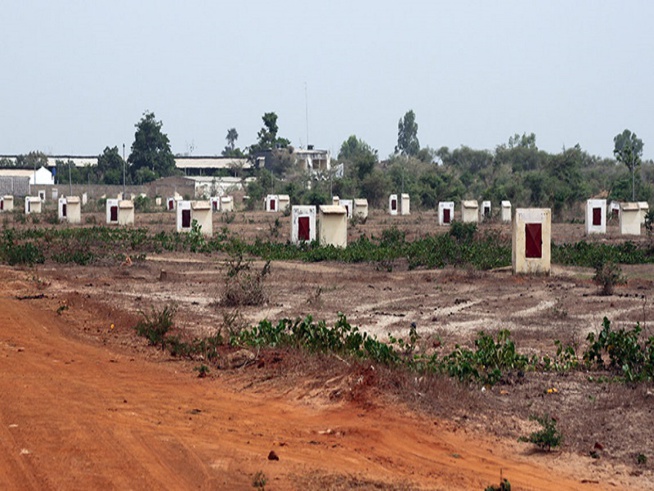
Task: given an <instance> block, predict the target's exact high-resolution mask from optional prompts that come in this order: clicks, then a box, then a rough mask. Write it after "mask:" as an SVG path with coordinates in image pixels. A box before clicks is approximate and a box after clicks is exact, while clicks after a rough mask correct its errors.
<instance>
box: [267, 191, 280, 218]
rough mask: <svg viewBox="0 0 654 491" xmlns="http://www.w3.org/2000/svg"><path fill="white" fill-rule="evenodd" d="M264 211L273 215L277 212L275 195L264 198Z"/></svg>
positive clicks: (277, 204)
mask: <svg viewBox="0 0 654 491" xmlns="http://www.w3.org/2000/svg"><path fill="white" fill-rule="evenodd" d="M266 211H269V212H273V213H275V212H278V211H279V197H278V196H277V195H276V194H269V195H268V196H266Z"/></svg>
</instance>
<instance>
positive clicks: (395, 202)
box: [391, 199, 397, 211]
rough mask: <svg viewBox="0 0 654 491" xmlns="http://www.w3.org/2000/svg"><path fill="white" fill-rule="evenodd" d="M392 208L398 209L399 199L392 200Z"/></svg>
mask: <svg viewBox="0 0 654 491" xmlns="http://www.w3.org/2000/svg"><path fill="white" fill-rule="evenodd" d="M391 210H393V211H395V210H397V200H395V199H392V200H391Z"/></svg>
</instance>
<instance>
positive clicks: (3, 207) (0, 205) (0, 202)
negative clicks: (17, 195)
mask: <svg viewBox="0 0 654 491" xmlns="http://www.w3.org/2000/svg"><path fill="white" fill-rule="evenodd" d="M13 209H14V197H13V196H11V195H7V196H3V197H1V198H0V212H2V211H12V210H13Z"/></svg>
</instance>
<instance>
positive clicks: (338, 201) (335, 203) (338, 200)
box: [332, 196, 341, 206]
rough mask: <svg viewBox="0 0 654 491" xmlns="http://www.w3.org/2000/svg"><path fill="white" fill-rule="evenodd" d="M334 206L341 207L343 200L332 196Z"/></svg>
mask: <svg viewBox="0 0 654 491" xmlns="http://www.w3.org/2000/svg"><path fill="white" fill-rule="evenodd" d="M332 205H334V206H340V205H341V198H339V197H338V196H332Z"/></svg>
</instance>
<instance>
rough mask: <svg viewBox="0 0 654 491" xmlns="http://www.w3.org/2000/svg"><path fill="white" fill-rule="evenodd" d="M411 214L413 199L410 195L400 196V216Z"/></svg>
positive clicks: (403, 194)
mask: <svg viewBox="0 0 654 491" xmlns="http://www.w3.org/2000/svg"><path fill="white" fill-rule="evenodd" d="M410 214H411V198H410V197H409V195H408V194H406V193H402V194H400V215H410Z"/></svg>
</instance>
